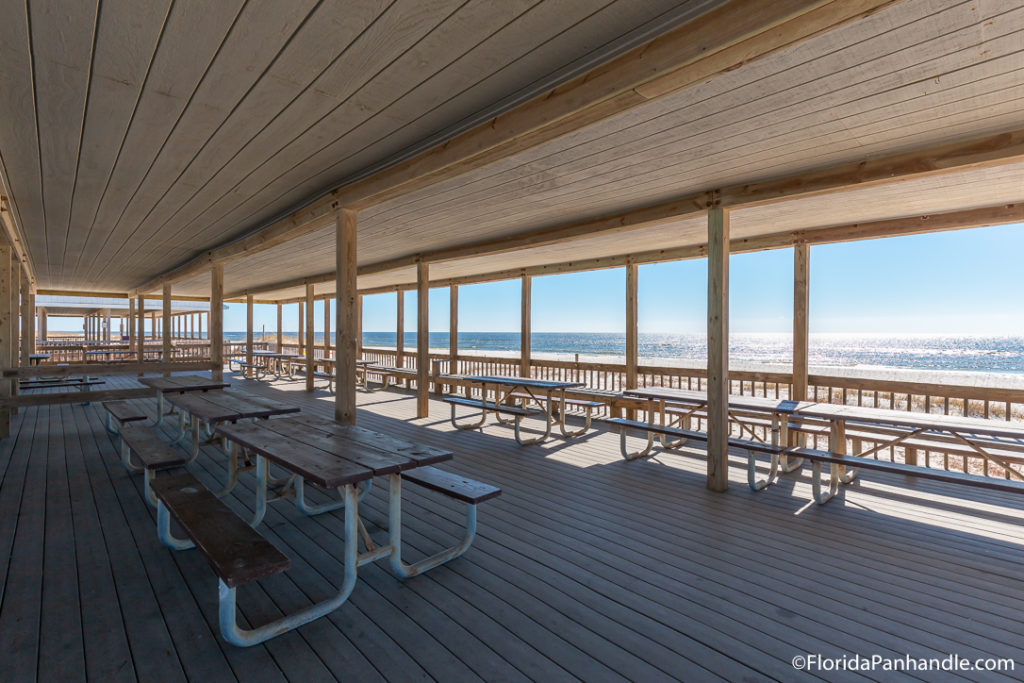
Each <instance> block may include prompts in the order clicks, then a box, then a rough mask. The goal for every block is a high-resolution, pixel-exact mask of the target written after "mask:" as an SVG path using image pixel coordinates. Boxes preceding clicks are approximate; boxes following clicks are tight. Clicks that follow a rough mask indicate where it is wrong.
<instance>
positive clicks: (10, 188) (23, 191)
mask: <svg viewBox="0 0 1024 683" xmlns="http://www.w3.org/2000/svg"><path fill="white" fill-rule="evenodd" d="M29 41H30V37H29V31H28V15H27V12H26V11H25V10H22V11H20V12H14V11H11V12H6V13H5V14H4V17H3V21H0V64H2V65H3V68H0V93H3V96H0V121H12V122H13V121H20V122H24V124H23V125H22V126H21V130H20V134H14V135H4V136H3V137H2V138H0V147H2V148H3V154H2V155H0V193H2V194H3V195H4V199H3V201H2V202H0V204H2V205H3V206H2V207H0V210H2V211H0V220H2V222H3V224H4V230H5V233H6V235H7V238H8V240H10V241H11V243H12V246H14V249H15V253H16V254H17V255H18V258H19V259H21V260H22V261H23V262H25V263H27V264H28V267H29V272H30V273H32V274H33V275H35V274H36V273H38V275H39V276H40V277H49V272H50V271H49V263H50V261H49V259H48V258H47V244H46V231H45V230H44V229H43V226H44V222H43V213H42V206H43V200H42V197H43V195H42V173H41V170H40V167H39V147H38V144H39V135H38V129H37V127H36V117H35V92H34V83H33V69H32V62H31V52H30V50H29V44H30V43H29ZM29 228H31V229H29Z"/></svg>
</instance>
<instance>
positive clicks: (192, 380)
mask: <svg viewBox="0 0 1024 683" xmlns="http://www.w3.org/2000/svg"><path fill="white" fill-rule="evenodd" d="M139 382H140V383H141V384H144V385H146V386H147V387H151V388H153V389H156V390H157V391H159V392H161V393H164V394H170V393H184V392H186V391H209V390H211V389H226V388H227V387H230V386H231V384H229V383H228V382H223V381H221V382H218V381H215V380H213V379H210V378H209V377H202V376H200V375H172V376H171V377H142V378H140V379H139Z"/></svg>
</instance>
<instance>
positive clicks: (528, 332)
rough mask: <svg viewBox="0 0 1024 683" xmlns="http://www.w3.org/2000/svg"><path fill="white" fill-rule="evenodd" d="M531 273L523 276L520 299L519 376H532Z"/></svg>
mask: <svg viewBox="0 0 1024 683" xmlns="http://www.w3.org/2000/svg"><path fill="white" fill-rule="evenodd" d="M531 285H532V280H531V279H530V276H529V275H523V277H522V296H521V297H520V299H519V376H520V377H529V376H530V341H531V339H532V336H533V335H532V329H531V323H532V322H533V315H532V313H533V311H532V307H533V293H532V292H533V288H532V286H531Z"/></svg>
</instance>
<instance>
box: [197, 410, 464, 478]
mask: <svg viewBox="0 0 1024 683" xmlns="http://www.w3.org/2000/svg"><path fill="white" fill-rule="evenodd" d="M216 433H217V434H218V435H220V436H224V437H227V438H228V439H229V440H231V441H234V442H236V443H238V444H240V445H242V446H244V447H245V448H248V449H250V450H253V451H255V452H257V453H259V454H260V455H262V456H263V457H265V458H267V459H268V460H270V461H272V462H274V463H276V464H278V465H280V466H282V467H284V468H286V469H288V470H290V471H292V472H295V473H297V474H299V475H301V476H302V477H303V478H304V479H306V480H307V481H309V482H311V483H313V484H316V485H317V486H320V487H323V488H336V487H338V486H343V485H345V484H354V483H356V482H359V481H364V480H366V479H370V478H371V477H374V476H378V475H384V474H394V473H396V472H401V471H403V470H408V469H413V468H415V467H421V466H424V465H429V464H433V463H436V462H442V461H444V460H449V459H451V457H452V453H451V452H450V451H444V450H441V449H436V448H431V447H429V446H420V445H418V444H413V443H410V442H407V441H403V440H401V439H395V438H393V437H390V436H387V435H385V434H380V433H378V432H372V431H370V430H368V429H363V428H361V427H355V426H351V425H341V424H338V423H336V422H332V421H330V420H324V419H321V418H316V417H311V416H308V415H296V416H292V417H284V418H279V419H276V420H265V421H261V422H245V423H238V424H224V425H220V426H219V427H217V430H216Z"/></svg>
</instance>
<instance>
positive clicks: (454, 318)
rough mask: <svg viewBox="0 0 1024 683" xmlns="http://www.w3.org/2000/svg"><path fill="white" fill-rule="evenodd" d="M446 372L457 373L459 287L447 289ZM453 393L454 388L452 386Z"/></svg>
mask: <svg viewBox="0 0 1024 683" xmlns="http://www.w3.org/2000/svg"><path fill="white" fill-rule="evenodd" d="M448 359H449V360H448V372H449V373H450V374H453V375H456V374H458V372H459V286H458V285H452V286H450V287H449V288H448ZM452 391H455V386H454V385H453V386H452Z"/></svg>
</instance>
